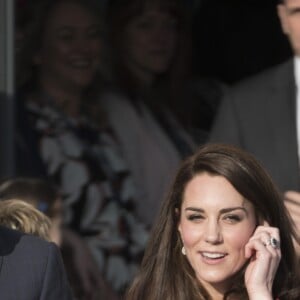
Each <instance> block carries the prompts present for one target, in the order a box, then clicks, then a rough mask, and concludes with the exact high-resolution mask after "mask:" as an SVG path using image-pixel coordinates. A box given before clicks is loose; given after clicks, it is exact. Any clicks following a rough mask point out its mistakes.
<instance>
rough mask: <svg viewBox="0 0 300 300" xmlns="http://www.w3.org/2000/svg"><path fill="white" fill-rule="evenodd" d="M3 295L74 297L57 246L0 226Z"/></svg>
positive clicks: (4, 298)
mask: <svg viewBox="0 0 300 300" xmlns="http://www.w3.org/2000/svg"><path fill="white" fill-rule="evenodd" d="M0 299H1V300H69V299H72V296H71V292H70V289H69V285H68V281H67V278H66V275H65V270H64V267H63V263H62V260H61V257H60V252H59V250H58V248H57V246H56V245H54V244H53V243H49V242H46V241H44V240H42V239H40V238H37V237H34V236H31V235H26V234H23V233H20V232H18V231H14V230H10V229H7V228H4V227H1V226H0Z"/></svg>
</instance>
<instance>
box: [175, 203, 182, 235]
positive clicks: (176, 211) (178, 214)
mask: <svg viewBox="0 0 300 300" xmlns="http://www.w3.org/2000/svg"><path fill="white" fill-rule="evenodd" d="M175 217H176V219H177V229H178V231H179V233H180V234H181V224H180V211H179V209H178V208H177V207H176V208H175Z"/></svg>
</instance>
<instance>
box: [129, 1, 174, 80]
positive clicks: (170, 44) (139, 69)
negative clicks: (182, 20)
mask: <svg viewBox="0 0 300 300" xmlns="http://www.w3.org/2000/svg"><path fill="white" fill-rule="evenodd" d="M177 35H178V33H177V20H176V18H175V17H173V16H171V15H170V14H168V13H167V12H163V11H160V10H158V9H155V8H151V7H149V8H148V9H147V10H145V12H144V13H143V14H141V15H140V16H137V17H135V18H133V19H132V20H131V21H130V22H129V23H128V25H127V26H126V28H125V33H124V37H123V44H124V45H123V48H124V53H125V56H124V59H125V62H126V63H127V64H128V66H129V68H130V69H131V71H133V72H136V75H137V76H140V77H141V79H143V78H142V77H143V76H154V75H158V74H161V73H164V72H165V71H167V69H168V68H169V66H170V64H171V61H172V58H173V56H174V52H175V49H176V44H177Z"/></svg>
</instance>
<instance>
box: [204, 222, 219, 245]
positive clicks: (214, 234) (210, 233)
mask: <svg viewBox="0 0 300 300" xmlns="http://www.w3.org/2000/svg"><path fill="white" fill-rule="evenodd" d="M204 234H205V241H206V242H207V243H211V244H218V243H221V242H222V240H223V239H222V231H221V228H220V225H219V223H218V221H217V220H208V221H207V226H206V228H205V232H204Z"/></svg>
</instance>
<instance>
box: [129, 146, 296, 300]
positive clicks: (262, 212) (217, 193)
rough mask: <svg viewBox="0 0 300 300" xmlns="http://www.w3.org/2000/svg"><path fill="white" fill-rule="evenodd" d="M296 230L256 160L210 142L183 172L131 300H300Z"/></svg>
mask: <svg viewBox="0 0 300 300" xmlns="http://www.w3.org/2000/svg"><path fill="white" fill-rule="evenodd" d="M291 233H292V235H293V234H295V232H294V231H293V229H292V226H291V222H290V219H289V217H288V214H287V213H286V209H285V207H284V205H283V201H282V199H281V196H280V194H279V193H278V191H277V189H276V187H275V186H274V184H273V182H272V180H271V178H270V177H269V175H268V174H267V173H266V172H265V171H264V169H263V168H262V167H261V166H260V164H259V163H258V162H257V161H256V160H255V159H254V157H252V156H251V155H250V154H248V153H247V152H244V151H243V150H240V149H238V148H235V147H232V146H227V145H221V144H211V145H206V146H204V147H202V148H201V149H200V150H199V151H198V152H196V153H195V154H194V155H193V156H191V157H189V158H188V159H186V160H185V161H184V162H183V164H182V165H181V167H180V168H179V170H178V172H177V175H176V177H175V180H174V182H173V185H172V187H171V189H170V192H169V195H168V197H167V198H166V199H165V201H164V202H163V205H162V207H161V210H160V214H159V217H158V219H157V222H156V224H155V227H154V230H153V232H152V237H151V238H150V242H149V244H148V248H147V249H146V253H145V256H144V259H143V262H142V267H141V271H140V273H139V275H138V276H137V277H136V279H135V281H134V283H133V285H132V286H131V288H130V289H129V291H128V294H127V299H128V300H135V299H146V300H150V299H151V300H160V299H161V300H162V299H168V300H170V299H172V300H173V299H176V300H199V299H203V300H204V299H205V300H207V299H213V300H219V299H237V300H242V299H251V300H256V299H263V300H271V299H275V298H276V297H279V298H280V299H281V300H283V299H289V300H291V299H295V300H296V299H299V296H300V290H299V274H298V269H297V265H296V254H295V249H294V247H293V242H292V237H291Z"/></svg>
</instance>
